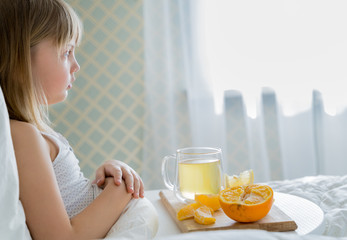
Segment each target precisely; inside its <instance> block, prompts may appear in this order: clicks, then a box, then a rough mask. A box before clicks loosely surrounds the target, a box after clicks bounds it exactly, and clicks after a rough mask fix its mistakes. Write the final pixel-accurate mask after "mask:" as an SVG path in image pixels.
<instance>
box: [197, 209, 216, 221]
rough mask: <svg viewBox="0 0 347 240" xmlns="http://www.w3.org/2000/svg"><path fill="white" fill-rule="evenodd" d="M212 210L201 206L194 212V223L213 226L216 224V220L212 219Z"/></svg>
mask: <svg viewBox="0 0 347 240" xmlns="http://www.w3.org/2000/svg"><path fill="white" fill-rule="evenodd" d="M212 214H213V210H212V209H211V208H209V207H207V206H205V205H202V206H201V207H199V208H198V209H196V210H195V212H194V221H195V222H197V223H199V224H204V225H208V224H213V223H215V222H216V219H215V218H214V217H212Z"/></svg>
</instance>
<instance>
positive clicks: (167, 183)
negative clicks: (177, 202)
mask: <svg viewBox="0 0 347 240" xmlns="http://www.w3.org/2000/svg"><path fill="white" fill-rule="evenodd" d="M169 159H176V155H175V154H171V155H168V156H165V157H164V158H163V162H162V164H161V175H162V177H163V180H164V184H165V186H166V187H167V188H168V189H170V190H171V191H173V190H174V185H173V183H172V182H171V180H170V177H169V173H168V171H167V170H168V169H167V166H168V165H167V163H168V160H169Z"/></svg>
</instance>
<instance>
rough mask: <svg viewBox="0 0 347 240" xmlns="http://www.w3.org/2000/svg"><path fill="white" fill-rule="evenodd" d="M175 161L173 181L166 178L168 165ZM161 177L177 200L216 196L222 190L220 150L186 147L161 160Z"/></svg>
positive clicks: (167, 176)
mask: <svg viewBox="0 0 347 240" xmlns="http://www.w3.org/2000/svg"><path fill="white" fill-rule="evenodd" d="M169 161H175V168H174V169H173V170H174V171H173V174H174V175H175V179H174V181H171V180H170V178H169V169H168V162H169ZM161 172H162V177H163V180H164V183H165V186H166V187H167V188H168V189H170V190H172V191H174V193H175V195H176V197H177V198H178V199H179V200H181V201H183V202H188V201H189V200H194V197H195V194H217V193H219V191H220V190H221V189H222V188H223V186H224V179H223V168H222V151H221V149H219V148H209V147H189V148H182V149H178V150H177V151H176V154H172V155H168V156H165V157H164V158H163V162H162V168H161Z"/></svg>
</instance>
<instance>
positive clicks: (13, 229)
mask: <svg viewBox="0 0 347 240" xmlns="http://www.w3.org/2000/svg"><path fill="white" fill-rule="evenodd" d="M0 143H1V144H0V160H1V168H0V176H1V178H0V189H1V192H0V206H1V207H0V239H24V240H25V239H31V237H30V234H29V231H28V228H27V227H26V224H25V214H24V211H23V207H22V205H21V202H20V201H19V183H18V173H17V166H16V161H15V158H14V152H13V147H12V140H11V135H10V128H9V121H8V114H7V110H6V105H5V103H4V99H3V95H2V91H1V88H0ZM268 184H269V185H270V186H271V187H272V188H273V189H274V190H275V191H276V192H280V193H287V194H291V195H295V196H298V197H301V198H304V199H307V200H309V201H312V202H313V203H315V204H316V205H318V206H319V207H320V208H321V209H322V210H323V212H324V225H323V228H322V231H321V232H319V233H318V234H319V235H318V234H317V233H314V232H312V233H310V234H307V235H298V234H296V233H295V232H281V233H279V232H267V231H263V230H219V231H204V232H193V233H186V234H182V233H179V231H177V226H176V225H175V223H174V222H173V221H172V219H170V217H169V216H168V215H165V214H163V212H160V211H159V209H160V208H162V206H161V205H160V204H161V202H160V201H158V197H157V195H153V193H156V194H157V191H147V192H146V195H148V198H149V199H150V200H152V203H153V204H154V205H155V206H156V207H157V209H158V213H159V231H158V234H157V236H156V239H210V240H212V239H288V240H291V239H315V240H316V239H336V238H345V239H347V175H345V176H312V177H305V178H300V179H294V180H287V181H274V182H269V183H268ZM151 194H152V195H151ZM132 236H133V237H134V238H136V239H143V235H142V233H141V232H140V231H138V232H134V234H132Z"/></svg>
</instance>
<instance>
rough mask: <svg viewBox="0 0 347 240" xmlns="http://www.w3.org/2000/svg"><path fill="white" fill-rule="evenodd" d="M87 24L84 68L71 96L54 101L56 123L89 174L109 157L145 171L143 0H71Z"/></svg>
mask: <svg viewBox="0 0 347 240" xmlns="http://www.w3.org/2000/svg"><path fill="white" fill-rule="evenodd" d="M67 2H69V3H70V4H71V6H72V7H73V8H74V9H75V10H76V11H77V13H78V14H79V16H80V17H81V19H82V21H83V24H84V36H83V40H82V43H81V46H80V47H79V48H78V49H77V51H76V55H77V60H78V62H79V64H80V66H81V70H80V71H79V72H78V73H77V74H76V76H77V80H76V82H75V83H74V86H73V88H72V89H71V90H70V92H69V96H68V99H67V100H66V101H65V102H63V103H59V104H56V105H54V106H52V108H51V110H50V117H51V120H52V122H53V123H54V125H55V129H56V130H57V131H58V132H60V133H61V134H63V135H64V136H65V137H66V138H67V139H68V140H69V142H70V144H71V146H72V147H73V148H74V151H75V154H76V155H77V157H78V158H79V160H80V166H81V168H82V171H83V172H84V175H85V176H86V177H88V178H91V179H92V178H93V177H94V171H95V169H96V168H97V167H98V166H99V165H100V164H101V163H102V162H103V161H104V160H107V159H112V158H115V159H120V160H122V161H124V162H126V163H127V164H129V165H130V166H131V167H133V168H134V169H135V170H136V171H138V172H139V173H141V169H140V167H141V164H140V162H141V158H142V149H143V123H144V114H145V111H144V107H145V106H144V85H143V84H144V82H143V74H144V73H143V71H144V69H143V65H144V64H143V61H144V60H143V49H144V48H143V45H144V43H143V13H142V8H143V2H142V0H117V1H115V0H100V1H96V0H68V1H67Z"/></svg>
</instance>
